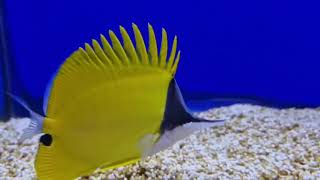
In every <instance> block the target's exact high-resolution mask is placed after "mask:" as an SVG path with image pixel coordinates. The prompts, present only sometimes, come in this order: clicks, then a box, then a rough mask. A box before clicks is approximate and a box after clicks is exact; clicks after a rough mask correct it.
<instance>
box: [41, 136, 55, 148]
mask: <svg viewBox="0 0 320 180" xmlns="http://www.w3.org/2000/svg"><path fill="white" fill-rule="evenodd" d="M52 140H53V139H52V136H51V135H50V134H44V135H42V136H41V137H40V142H41V143H42V144H43V145H45V146H50V145H51V144H52Z"/></svg>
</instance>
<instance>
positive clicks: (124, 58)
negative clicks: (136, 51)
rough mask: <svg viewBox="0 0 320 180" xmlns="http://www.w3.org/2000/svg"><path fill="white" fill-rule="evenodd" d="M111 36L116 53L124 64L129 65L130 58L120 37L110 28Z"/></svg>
mask: <svg viewBox="0 0 320 180" xmlns="http://www.w3.org/2000/svg"><path fill="white" fill-rule="evenodd" d="M109 36H110V39H111V42H112V47H113V49H114V52H115V54H116V55H117V56H118V59H119V60H120V61H121V60H122V64H124V65H127V66H128V65H129V64H130V63H129V59H128V57H127V54H126V53H125V51H124V50H123V48H122V45H121V43H120V41H119V39H118V38H117V36H116V35H115V34H114V32H113V31H111V30H109Z"/></svg>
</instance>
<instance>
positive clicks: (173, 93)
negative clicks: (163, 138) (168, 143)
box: [160, 79, 220, 134]
mask: <svg viewBox="0 0 320 180" xmlns="http://www.w3.org/2000/svg"><path fill="white" fill-rule="evenodd" d="M189 122H216V121H210V120H205V119H202V118H198V117H195V116H194V115H192V114H191V113H190V112H189V110H188V107H187V106H186V104H185V102H184V100H183V97H182V94H181V92H180V89H179V86H178V84H177V82H176V80H175V79H172V80H171V82H170V84H169V87H168V93H167V101H166V109H165V112H164V118H163V121H162V124H161V127H160V132H161V134H163V133H164V132H165V131H166V130H172V129H174V128H176V127H178V126H181V125H183V124H186V123H189ZM219 122H220V121H219Z"/></svg>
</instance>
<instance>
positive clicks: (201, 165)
mask: <svg viewBox="0 0 320 180" xmlns="http://www.w3.org/2000/svg"><path fill="white" fill-rule="evenodd" d="M198 115H199V116H202V117H206V118H209V119H212V120H217V119H225V120H226V124H225V126H221V127H216V128H207V129H204V130H201V131H198V132H196V133H194V134H192V135H191V136H189V137H187V138H185V139H183V140H181V141H179V142H177V143H176V144H175V145H174V146H173V147H171V148H169V149H167V150H165V151H162V152H160V153H157V154H156V155H154V156H152V157H149V158H147V159H144V160H142V161H140V162H138V163H135V164H132V165H129V166H125V167H121V168H117V169H114V170H109V171H106V172H100V171H99V170H97V171H96V172H95V173H93V174H92V175H90V176H86V177H80V178H78V179H308V180H309V179H320V109H293V108H292V109H283V110H279V109H274V108H267V107H261V106H252V105H240V104H239V105H233V106H229V107H222V108H217V109H211V110H208V111H206V112H202V113H198ZM28 123H29V119H28V118H23V119H11V120H10V121H9V122H6V123H0V179H1V180H6V179H27V180H28V179H36V174H35V172H34V167H33V162H34V158H35V154H36V151H37V144H38V139H39V136H36V137H34V138H33V139H29V140H26V141H24V142H23V143H21V144H19V143H17V139H18V138H19V137H20V136H21V133H22V129H23V128H25V127H26V126H27V125H28Z"/></svg>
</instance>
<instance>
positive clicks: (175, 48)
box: [167, 36, 177, 71]
mask: <svg viewBox="0 0 320 180" xmlns="http://www.w3.org/2000/svg"><path fill="white" fill-rule="evenodd" d="M176 50H177V36H175V37H174V40H173V44H172V49H171V53H170V57H169V60H168V63H167V70H168V71H170V70H171V68H172V64H173V61H174V58H175V55H176Z"/></svg>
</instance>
